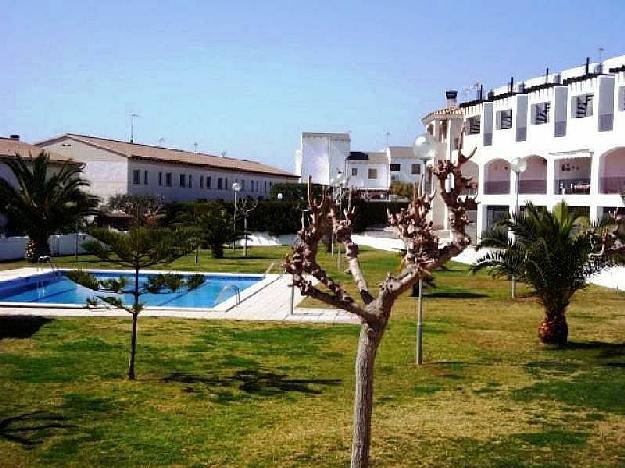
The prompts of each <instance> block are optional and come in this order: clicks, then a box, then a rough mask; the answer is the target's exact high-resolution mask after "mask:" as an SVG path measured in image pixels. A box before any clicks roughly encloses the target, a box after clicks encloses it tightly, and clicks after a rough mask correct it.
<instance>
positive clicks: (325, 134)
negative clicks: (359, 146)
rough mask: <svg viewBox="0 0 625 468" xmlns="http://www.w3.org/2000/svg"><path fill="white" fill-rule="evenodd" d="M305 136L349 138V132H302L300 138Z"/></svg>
mask: <svg viewBox="0 0 625 468" xmlns="http://www.w3.org/2000/svg"><path fill="white" fill-rule="evenodd" d="M306 137H319V138H334V139H339V140H351V136H350V134H349V133H332V132H302V138H306Z"/></svg>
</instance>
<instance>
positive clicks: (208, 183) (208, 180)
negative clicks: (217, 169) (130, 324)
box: [206, 176, 212, 189]
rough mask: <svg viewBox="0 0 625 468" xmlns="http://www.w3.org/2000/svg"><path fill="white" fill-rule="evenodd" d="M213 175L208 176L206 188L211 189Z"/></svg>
mask: <svg viewBox="0 0 625 468" xmlns="http://www.w3.org/2000/svg"><path fill="white" fill-rule="evenodd" d="M211 182H212V180H211V176H206V188H207V189H209V188H211Z"/></svg>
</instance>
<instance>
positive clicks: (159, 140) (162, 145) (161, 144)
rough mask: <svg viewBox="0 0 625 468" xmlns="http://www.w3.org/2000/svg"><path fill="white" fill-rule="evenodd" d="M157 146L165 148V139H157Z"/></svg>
mask: <svg viewBox="0 0 625 468" xmlns="http://www.w3.org/2000/svg"><path fill="white" fill-rule="evenodd" d="M158 146H160V147H164V146H165V138H163V137H160V138H159V139H158Z"/></svg>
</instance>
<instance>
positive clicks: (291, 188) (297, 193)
mask: <svg viewBox="0 0 625 468" xmlns="http://www.w3.org/2000/svg"><path fill="white" fill-rule="evenodd" d="M321 190H322V187H321V185H319V184H312V192H313V195H314V196H315V197H319V196H320V195H321ZM279 193H281V194H282V201H306V200H308V184H293V183H291V184H289V183H283V184H273V185H272V187H271V191H270V192H269V196H270V197H271V199H272V200H277V199H278V194H279Z"/></svg>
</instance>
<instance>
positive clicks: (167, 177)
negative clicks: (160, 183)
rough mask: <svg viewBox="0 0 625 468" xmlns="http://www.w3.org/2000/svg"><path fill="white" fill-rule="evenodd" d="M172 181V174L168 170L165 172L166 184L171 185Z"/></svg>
mask: <svg viewBox="0 0 625 468" xmlns="http://www.w3.org/2000/svg"><path fill="white" fill-rule="evenodd" d="M171 182H172V175H171V172H168V173H167V174H165V185H166V186H167V187H171Z"/></svg>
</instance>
